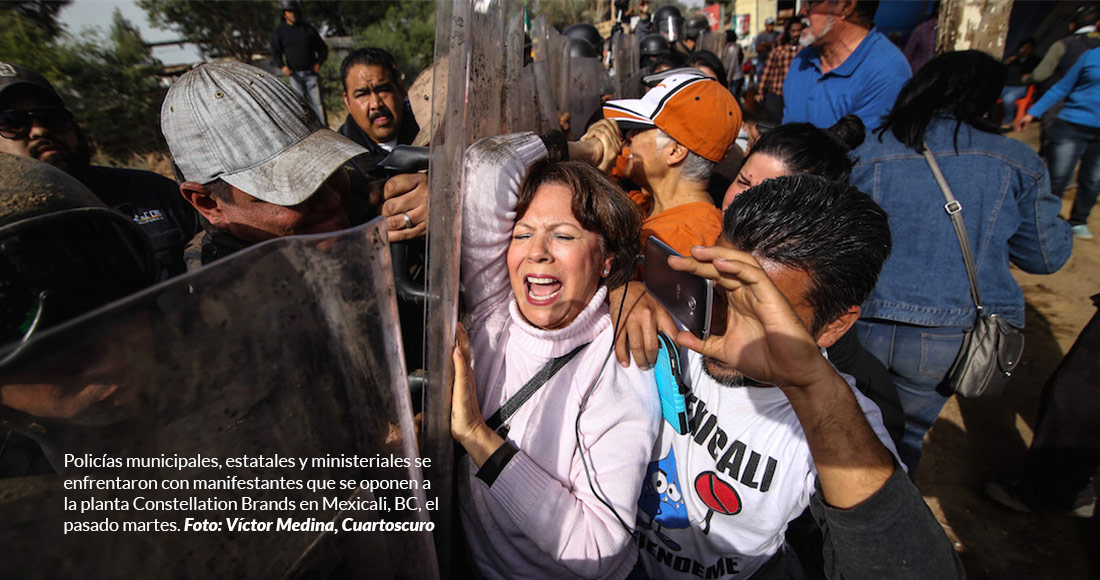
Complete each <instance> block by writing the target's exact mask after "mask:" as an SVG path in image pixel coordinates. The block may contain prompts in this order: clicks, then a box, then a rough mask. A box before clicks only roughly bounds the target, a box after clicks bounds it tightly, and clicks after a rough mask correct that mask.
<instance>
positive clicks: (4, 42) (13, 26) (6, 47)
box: [0, 9, 54, 76]
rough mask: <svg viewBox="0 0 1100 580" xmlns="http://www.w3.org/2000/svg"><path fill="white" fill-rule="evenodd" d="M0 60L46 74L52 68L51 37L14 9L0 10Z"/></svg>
mask: <svg viewBox="0 0 1100 580" xmlns="http://www.w3.org/2000/svg"><path fill="white" fill-rule="evenodd" d="M0 19H2V20H3V22H4V25H3V26H0V61H2V62H11V63H15V64H18V65H21V66H25V67H27V68H31V69H34V70H37V71H39V72H41V73H42V74H44V75H47V76H49V75H48V73H49V72H51V71H52V70H53V68H54V62H53V58H52V51H51V50H50V48H51V39H50V37H49V35H47V34H46V32H45V31H43V30H42V28H40V27H39V26H37V25H36V24H35V23H34V22H31V21H29V20H28V19H26V18H24V17H22V16H20V15H18V14H17V13H15V12H14V11H11V10H7V9H2V10H0Z"/></svg>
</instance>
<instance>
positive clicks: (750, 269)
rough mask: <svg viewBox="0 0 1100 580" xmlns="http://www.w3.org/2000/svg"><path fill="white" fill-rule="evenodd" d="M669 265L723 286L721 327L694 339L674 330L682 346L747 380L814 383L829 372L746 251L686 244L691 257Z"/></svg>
mask: <svg viewBox="0 0 1100 580" xmlns="http://www.w3.org/2000/svg"><path fill="white" fill-rule="evenodd" d="M668 264H669V266H671V267H672V268H673V269H675V270H680V271H684V272H691V273H692V274H695V275H696V276H701V277H704V278H709V279H710V280H713V281H714V284H715V286H716V287H720V288H722V290H724V291H725V298H726V301H727V314H726V316H727V319H726V330H725V333H724V334H711V335H710V336H709V337H708V338H707V339H706V340H700V339H699V338H697V337H696V336H695V335H693V334H692V333H691V332H687V331H683V332H680V333H679V334H678V335H677V337H676V341H677V342H678V343H679V344H680V345H681V346H684V347H686V348H690V349H692V350H694V351H696V352H698V353H700V354H703V355H705V356H709V357H712V358H715V359H718V360H719V361H721V362H723V363H725V364H727V365H729V366H730V367H733V368H735V369H737V370H738V371H739V372H740V373H741V374H743V375H745V376H746V377H749V378H751V379H753V380H756V381H759V382H762V383H768V384H772V385H776V386H779V387H783V388H789V387H794V388H806V387H810V386H812V385H816V384H820V383H821V382H822V381H824V380H825V378H826V377H828V376H829V374H831V373H835V371H834V370H833V368H832V366H831V365H830V364H829V362H828V361H827V360H825V357H824V356H822V354H821V350H820V348H819V347H818V345H817V343H816V342H815V341H814V339H813V337H812V336H810V334H809V332H807V331H806V328H805V327H804V326H803V325H802V322H801V321H800V320H799V318H798V315H797V314H795V312H794V310H793V309H792V308H791V305H790V303H788V302H787V299H786V298H785V297H784V296H783V294H782V293H781V292H780V291H779V289H778V288H776V286H775V284H774V283H773V282H772V281H771V279H770V278H769V277H768V274H767V272H765V271H764V268H763V267H762V266H761V265H760V263H759V262H757V260H756V259H755V258H754V257H753V256H752V255H751V254H747V253H745V252H740V251H737V250H733V249H730V248H722V247H716V246H715V247H701V246H696V247H693V248H692V249H691V257H690V258H688V257H683V258H678V257H670V258H669V260H668Z"/></svg>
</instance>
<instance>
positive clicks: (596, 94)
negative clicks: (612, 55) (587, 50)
mask: <svg viewBox="0 0 1100 580" xmlns="http://www.w3.org/2000/svg"><path fill="white" fill-rule="evenodd" d="M571 60H572V62H571V63H570V65H569V77H568V78H569V86H568V89H569V100H568V101H567V102H568V103H569V115H570V117H571V118H572V120H571V122H570V123H571V132H572V133H573V137H572V138H573V139H579V138H580V136H581V135H584V131H585V129H586V125H587V123H588V120H589V119H591V118H592V115H594V114H595V113H596V112H597V111H598V110H599V109H600V82H601V80H602V79H603V78H604V75H606V74H607V72H606V70H605V69H604V67H603V63H602V62H600V59H598V58H587V57H580V58H573V59H571Z"/></svg>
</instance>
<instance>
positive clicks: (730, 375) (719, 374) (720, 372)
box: [703, 356, 770, 387]
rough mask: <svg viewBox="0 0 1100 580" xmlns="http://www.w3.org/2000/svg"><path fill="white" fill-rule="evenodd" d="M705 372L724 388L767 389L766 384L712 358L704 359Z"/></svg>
mask: <svg viewBox="0 0 1100 580" xmlns="http://www.w3.org/2000/svg"><path fill="white" fill-rule="evenodd" d="M703 372H705V373H707V376H708V377H710V378H711V379H713V380H714V382H716V383H718V384H720V385H722V386H723V387H766V386H770V385H767V384H766V383H761V382H760V381H757V380H754V379H750V378H749V377H746V376H745V375H743V374H741V372H740V371H738V370H737V369H735V368H733V367H730V366H728V365H726V364H725V363H722V362H719V361H718V360H716V359H713V358H711V357H709V356H708V357H704V358H703Z"/></svg>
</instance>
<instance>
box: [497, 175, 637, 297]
mask: <svg viewBox="0 0 1100 580" xmlns="http://www.w3.org/2000/svg"><path fill="white" fill-rule="evenodd" d="M547 184H557V185H561V186H564V187H565V188H566V189H568V190H569V191H571V192H572V193H573V202H572V206H571V209H572V210H573V217H575V218H577V221H578V222H580V224H581V226H582V227H584V229H586V230H588V231H590V232H595V233H597V234H599V235H600V242H601V247H602V249H603V251H604V252H606V253H608V254H610V255H611V273H610V274H609V275H608V276H607V277H606V278H604V279H603V282H602V283H604V284H607V285H608V286H609V287H611V288H615V287H617V286H622V285H623V284H625V283H626V281H627V280H628V279H630V275H631V271H632V270H633V265H634V257H635V256H636V255H637V254H638V251H639V247H640V245H641V242H640V238H639V236H638V231H639V230H640V229H641V223H642V221H641V215H640V214H639V211H638V206H637V205H636V204H635V203H634V202H632V201H631V200H630V198H629V197H627V195H626V194H625V193H624V192H623V190H622V189H620V188H619V186H617V185H615V184H614V183H612V182H611V180H610V179H608V178H607V176H606V175H604V174H603V173H600V171H599V170H598V169H596V168H595V167H592V166H591V165H588V164H587V163H582V162H580V161H558V162H552V161H549V160H546V159H543V160H541V161H539V162H537V163H535V164H534V165H532V166H531V168H530V169H529V170H528V171H527V175H526V176H525V177H524V178H523V185H521V186H520V189H519V199H518V200H517V203H516V219H517V220H518V219H520V218H522V217H523V215H524V214H525V213H527V208H528V207H529V206H530V205H531V200H532V199H534V197H535V192H536V191H538V189H539V188H540V187H542V186H543V185H547Z"/></svg>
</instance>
